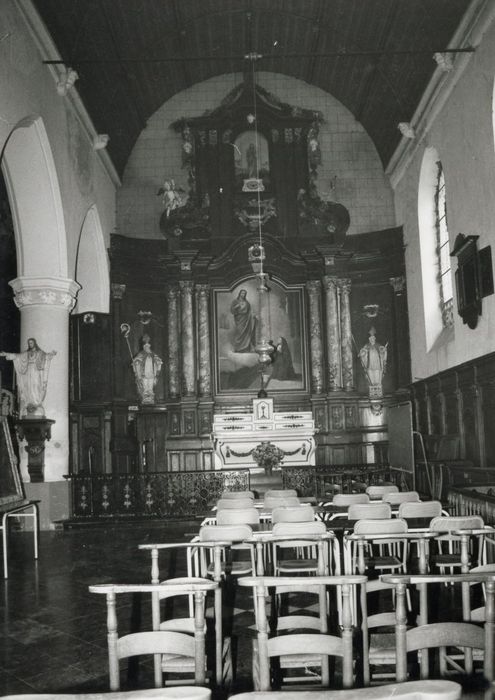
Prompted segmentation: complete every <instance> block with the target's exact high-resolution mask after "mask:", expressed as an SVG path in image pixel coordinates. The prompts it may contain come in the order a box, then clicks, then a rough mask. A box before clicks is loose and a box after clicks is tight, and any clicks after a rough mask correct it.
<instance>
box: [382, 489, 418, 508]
mask: <svg viewBox="0 0 495 700" xmlns="http://www.w3.org/2000/svg"><path fill="white" fill-rule="evenodd" d="M383 501H384V502H385V503H390V505H391V506H398V505H400V504H401V503H419V502H420V498H419V493H418V492H417V491H399V492H398V493H395V492H392V493H386V494H385V495H384V496H383Z"/></svg>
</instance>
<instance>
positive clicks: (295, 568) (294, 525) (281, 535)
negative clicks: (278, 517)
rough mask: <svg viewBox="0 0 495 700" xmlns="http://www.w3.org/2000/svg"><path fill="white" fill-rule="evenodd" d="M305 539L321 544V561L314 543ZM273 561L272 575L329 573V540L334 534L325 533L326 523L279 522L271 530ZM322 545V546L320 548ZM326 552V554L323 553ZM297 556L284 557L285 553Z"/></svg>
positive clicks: (314, 521)
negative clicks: (313, 539) (317, 541)
mask: <svg viewBox="0 0 495 700" xmlns="http://www.w3.org/2000/svg"><path fill="white" fill-rule="evenodd" d="M305 536H310V537H313V536H315V539H316V540H318V539H319V540H320V541H321V543H322V544H321V545H320V549H322V551H323V552H324V559H321V557H320V556H319V555H318V551H317V550H318V549H319V547H318V546H317V544H316V542H311V541H310V540H307V539H305ZM272 538H273V539H272V562H273V573H274V575H275V576H278V575H279V574H295V573H306V574H308V573H312V574H316V573H318V574H320V575H325V574H328V573H329V568H328V567H329V553H328V544H327V542H328V541H329V539H332V540H333V539H334V535H333V533H327V528H326V526H325V523H322V522H321V521H316V520H313V521H312V522H281V523H275V525H274V526H273V528H272ZM323 543H325V546H324V547H323ZM325 550H326V551H325ZM288 551H289V552H290V553H296V554H297V555H298V556H297V557H296V558H294V557H291V558H283V557H282V554H283V553H285V554H287V552H288Z"/></svg>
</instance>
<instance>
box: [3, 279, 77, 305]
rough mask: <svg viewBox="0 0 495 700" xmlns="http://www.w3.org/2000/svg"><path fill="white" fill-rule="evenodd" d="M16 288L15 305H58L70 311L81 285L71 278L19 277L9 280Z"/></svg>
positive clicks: (14, 288) (13, 287)
mask: <svg viewBox="0 0 495 700" xmlns="http://www.w3.org/2000/svg"><path fill="white" fill-rule="evenodd" d="M9 284H10V286H11V287H12V289H13V290H14V295H15V296H14V302H15V305H16V306H17V307H18V308H19V309H22V308H23V307H25V306H58V307H61V308H64V309H67V313H70V312H71V311H72V309H73V308H74V305H75V303H76V296H77V292H78V291H79V290H80V289H81V286H80V285H79V284H77V282H74V281H73V280H70V279H64V278H59V277H17V278H16V279H15V280H12V281H11V282H9Z"/></svg>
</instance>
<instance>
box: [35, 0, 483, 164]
mask: <svg viewBox="0 0 495 700" xmlns="http://www.w3.org/2000/svg"><path fill="white" fill-rule="evenodd" d="M470 4H471V0H34V5H35V7H36V8H37V10H38V12H39V14H40V16H41V18H42V20H43V21H44V23H45V25H46V27H47V29H48V31H49V33H50V34H51V36H52V38H53V40H54V42H55V44H56V46H57V48H58V51H59V54H60V59H61V60H63V61H64V63H65V64H66V65H67V66H70V67H72V68H74V69H75V70H77V72H78V74H79V80H78V81H77V83H76V86H77V89H78V91H79V94H80V95H81V97H82V100H83V102H84V104H85V106H86V108H87V110H88V112H89V114H90V116H91V118H92V119H93V122H94V124H95V127H96V129H97V131H98V132H99V133H106V134H109V136H110V142H109V144H108V151H109V154H110V156H111V158H112V160H113V162H114V164H115V166H116V168H117V170H118V172H119V173H120V174H122V172H123V170H124V168H125V165H126V163H127V160H128V158H129V155H130V153H131V150H132V148H133V146H134V144H135V142H136V139H137V138H138V136H139V134H140V132H141V131H142V129H143V128H144V127H145V126H146V121H147V120H148V119H149V117H150V116H151V115H152V114H153V113H154V112H155V111H156V110H157V109H158V108H159V107H160V106H161V105H162V104H163V103H164V102H165V101H167V100H168V99H169V98H171V97H172V96H173V95H175V94H176V93H178V92H180V91H181V90H184V89H185V88H188V87H190V86H191V85H194V84H195V83H198V82H200V81H203V80H206V79H208V78H210V77H212V76H216V75H220V74H223V73H231V72H242V71H244V70H246V69H247V68H248V65H250V64H251V61H250V60H246V58H245V56H246V55H248V54H258V55H259V56H261V58H258V59H257V60H256V62H255V65H256V70H259V71H265V70H266V71H273V72H277V73H284V74H287V75H290V76H294V77H295V78H299V79H301V80H304V81H306V82H308V83H311V84H313V85H316V86H317V87H319V88H322V89H323V90H326V91H327V92H329V93H331V94H332V95H333V96H334V97H336V98H337V99H338V100H340V101H341V102H342V103H343V104H344V105H345V106H346V107H347V108H348V109H349V110H350V111H351V112H352V114H353V115H354V116H355V118H356V119H357V120H358V121H360V122H361V123H362V124H363V126H364V128H365V129H366V130H367V132H368V134H369V135H370V137H371V138H372V139H373V141H374V143H375V146H376V148H377V150H378V153H379V154H380V157H381V159H382V162H383V164H384V165H386V164H387V162H388V161H389V159H390V157H391V155H392V153H393V152H394V150H395V148H396V146H397V144H398V142H399V140H400V138H401V135H400V133H399V131H398V129H397V125H398V123H399V122H403V121H405V122H407V121H409V120H410V119H411V117H412V116H413V114H414V111H415V108H416V106H417V104H418V102H419V99H420V98H421V95H422V94H423V92H424V90H425V88H426V86H427V84H428V81H429V79H430V78H431V76H432V74H433V72H434V70H435V68H436V67H437V66H436V63H435V61H434V60H433V54H434V53H435V52H443V51H444V50H445V49H447V48H454V49H456V48H462V47H458V46H457V47H456V46H453V45H452V44H451V43H450V42H451V39H452V36H453V35H454V32H455V31H456V29H457V28H458V26H459V23H460V21H461V19H462V17H463V15H464V13H465V12H466V10H467V9H468V7H469V5H470ZM452 56H454V54H452ZM46 58H47V59H48V58H52V57H48V56H47V57H46ZM308 107H311V105H308Z"/></svg>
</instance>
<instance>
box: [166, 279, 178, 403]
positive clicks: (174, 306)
mask: <svg viewBox="0 0 495 700" xmlns="http://www.w3.org/2000/svg"><path fill="white" fill-rule="evenodd" d="M178 294H179V290H178V289H177V287H175V286H170V287H168V289H167V301H168V316H167V323H168V395H169V396H170V397H171V398H173V399H175V398H177V397H178V396H179V394H180V383H179V311H178Z"/></svg>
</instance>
